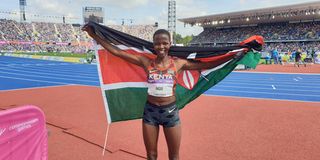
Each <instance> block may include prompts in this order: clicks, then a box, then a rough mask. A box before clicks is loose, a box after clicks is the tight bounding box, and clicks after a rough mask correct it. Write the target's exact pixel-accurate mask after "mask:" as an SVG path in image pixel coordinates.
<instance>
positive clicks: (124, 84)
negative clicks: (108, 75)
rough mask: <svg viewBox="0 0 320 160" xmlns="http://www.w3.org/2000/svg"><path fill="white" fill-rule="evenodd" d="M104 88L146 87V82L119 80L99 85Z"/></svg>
mask: <svg viewBox="0 0 320 160" xmlns="http://www.w3.org/2000/svg"><path fill="white" fill-rule="evenodd" d="M101 87H102V89H104V90H113V89H121V88H148V83H147V82H120V83H112V84H104V85H102V86H101Z"/></svg>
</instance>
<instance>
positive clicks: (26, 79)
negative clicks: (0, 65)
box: [0, 76, 71, 85]
mask: <svg viewBox="0 0 320 160" xmlns="http://www.w3.org/2000/svg"><path fill="white" fill-rule="evenodd" d="M0 78H8V79H18V80H25V81H34V82H45V83H56V84H65V85H68V84H71V83H63V82H55V81H43V80H36V79H28V78H18V77H9V76H0Z"/></svg>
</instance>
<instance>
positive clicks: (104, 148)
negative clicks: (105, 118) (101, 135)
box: [102, 123, 111, 156]
mask: <svg viewBox="0 0 320 160" xmlns="http://www.w3.org/2000/svg"><path fill="white" fill-rule="evenodd" d="M110 125H111V123H108V126H107V133H106V138H105V140H104V145H103V151H102V156H104V152H105V151H106V147H107V141H108V135H109V128H110Z"/></svg>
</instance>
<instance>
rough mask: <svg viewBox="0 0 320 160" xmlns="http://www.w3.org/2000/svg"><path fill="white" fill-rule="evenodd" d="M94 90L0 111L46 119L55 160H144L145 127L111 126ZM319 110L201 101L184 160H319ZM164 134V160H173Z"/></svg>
mask: <svg viewBox="0 0 320 160" xmlns="http://www.w3.org/2000/svg"><path fill="white" fill-rule="evenodd" d="M100 93H101V91H100V89H99V88H96V87H88V86H64V87H49V88H40V89H26V90H17V91H5V92H0V100H1V101H0V108H1V109H8V108H12V107H16V106H20V105H25V104H33V105H36V106H39V107H40V108H42V110H43V111H44V112H45V115H46V118H47V127H48V129H49V131H50V135H49V159H50V160H96V159H106V160H139V159H145V158H144V157H145V156H144V155H145V151H144V145H143V140H142V132H141V130H142V129H141V121H140V120H135V121H127V122H120V123H113V124H112V125H111V126H110V133H109V142H108V146H107V151H106V155H105V156H104V157H102V147H103V143H104V138H105V132H106V125H107V123H106V117H105V112H104V107H103V104H102V97H101V94H100ZM319 115H320V103H310V102H308V103H307V102H292V101H274V100H261V99H245V98H232V97H218V96H201V97H199V98H198V99H197V100H195V101H194V102H192V103H190V104H189V105H188V106H187V107H186V108H185V109H183V110H182V111H181V120H182V129H183V136H182V145H181V159H182V160H198V159H201V160H213V159H218V160H235V159H237V160H257V159H259V160H271V159H277V160H278V159H286V160H289V159H290V160H315V159H318V158H319V157H320V152H319V149H320V134H319V132H320V116H319ZM166 155H167V150H166V144H165V139H164V136H163V134H162V133H161V134H160V138H159V159H160V160H165V159H167V156H166Z"/></svg>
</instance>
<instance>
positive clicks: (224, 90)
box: [213, 89, 320, 97]
mask: <svg viewBox="0 0 320 160" xmlns="http://www.w3.org/2000/svg"><path fill="white" fill-rule="evenodd" d="M213 91H222V92H238V93H258V94H271V95H286V96H287V95H290V96H302V97H303V96H306V97H320V95H308V94H291V93H290V94H287V93H274V92H272V93H271V92H252V91H250V92H248V91H234V90H227V89H214V90H213Z"/></svg>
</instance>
